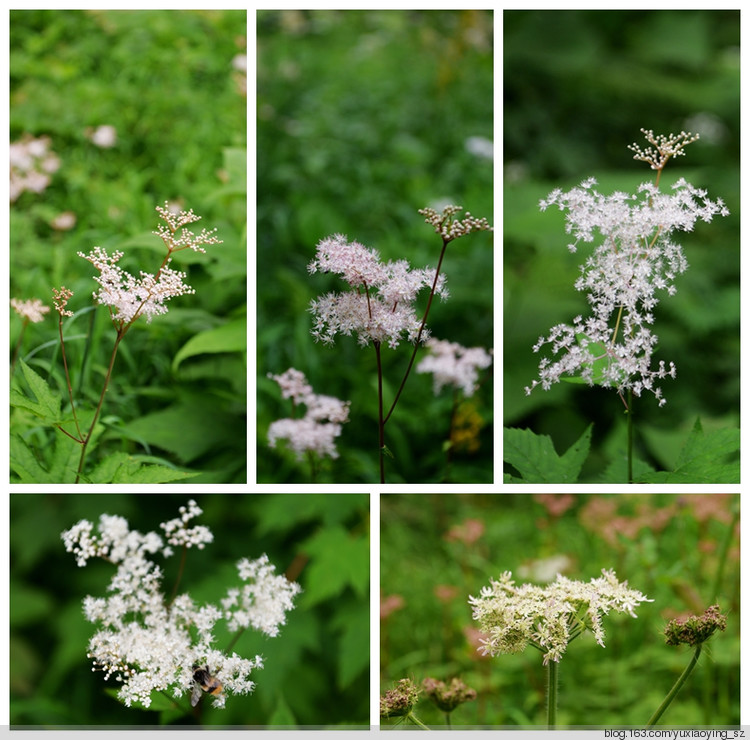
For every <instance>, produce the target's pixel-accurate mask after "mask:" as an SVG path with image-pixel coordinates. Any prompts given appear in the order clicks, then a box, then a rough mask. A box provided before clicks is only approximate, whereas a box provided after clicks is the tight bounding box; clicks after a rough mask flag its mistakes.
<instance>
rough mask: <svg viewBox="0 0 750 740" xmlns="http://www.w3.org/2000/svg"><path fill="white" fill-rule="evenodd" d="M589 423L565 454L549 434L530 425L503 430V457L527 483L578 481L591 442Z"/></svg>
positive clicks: (590, 426) (591, 427) (590, 425)
mask: <svg viewBox="0 0 750 740" xmlns="http://www.w3.org/2000/svg"><path fill="white" fill-rule="evenodd" d="M592 429H593V424H589V426H588V427H587V428H586V430H585V431H584V432H583V434H582V435H581V436H580V438H579V439H578V440H577V441H576V442H574V443H573V444H572V445H571V446H570V448H569V449H568V450H567V451H566V452H565V454H564V455H558V454H557V452H556V451H555V447H554V445H553V444H552V439H551V438H550V437H548V436H547V435H541V434H535V433H534V432H532V431H531V430H530V429H512V428H507V427H506V428H505V429H504V430H503V460H504V461H505V462H507V463H509V464H510V465H512V466H513V467H514V468H515V469H516V470H517V471H518V472H519V473H520V474H521V475H522V477H523V482H524V483H575V482H576V480H578V476H579V475H580V473H581V468H582V467H583V463H584V462H585V460H586V458H587V457H588V454H589V448H590V446H591V431H592Z"/></svg>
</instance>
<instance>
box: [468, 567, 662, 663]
mask: <svg viewBox="0 0 750 740" xmlns="http://www.w3.org/2000/svg"><path fill="white" fill-rule="evenodd" d="M511 575H512V574H511V573H510V572H509V571H506V572H505V573H503V574H502V576H500V578H499V580H497V581H494V580H491V581H490V585H489V586H485V587H484V588H483V589H482V590H481V593H480V595H479V596H478V597H473V596H470V597H469V603H470V604H471V607H472V616H473V618H474V619H475V620H476V621H477V622H478V623H479V629H480V630H481V631H482V632H483V633H484V637H483V638H482V640H481V646H480V648H479V649H480V650H481V651H482V653H483V654H485V655H492V656H495V655H498V654H500V653H520V652H522V651H523V650H525V649H526V647H527V646H528V645H531V646H532V647H535V648H536V649H537V650H539V651H541V652H542V653H544V659H543V662H544V665H547V663H549V661H550V660H554V661H556V662H557V661H559V660H560V658H561V657H562V656H563V654H564V653H565V651H566V649H567V647H568V643H570V642H571V640H573V639H575V638H576V637H578V636H579V635H580V634H582V633H583V632H585V631H586V630H591V631H592V632H593V633H594V637H595V639H596V641H597V643H599V645H601V646H602V647H604V629H603V627H602V624H601V621H602V616H603V615H604V614H607V613H609V612H610V611H619V612H627V613H628V614H630V616H631V617H635V616H636V614H635V609H636V608H637V607H638V605H639V604H640V603H641V602H643V601H652V599H648V598H647V597H646V596H644V595H643V594H642V593H641V592H640V591H635V590H634V589H630V588H628V584H627V581H624V582H622V583H621V582H620V581H618V580H617V576H616V575H615V573H614V571H611V570H602V575H601V576H600V577H599V578H592V579H591V580H590V581H589V582H588V583H585V582H583V581H571V580H569V579H568V578H565V577H564V576H561V575H559V574H558V576H557V579H556V580H555V581H554V582H553V583H551V584H549V585H547V586H545V587H542V586H534V585H532V584H523V585H521V586H516V585H515V583H514V581H513V580H512V578H511Z"/></svg>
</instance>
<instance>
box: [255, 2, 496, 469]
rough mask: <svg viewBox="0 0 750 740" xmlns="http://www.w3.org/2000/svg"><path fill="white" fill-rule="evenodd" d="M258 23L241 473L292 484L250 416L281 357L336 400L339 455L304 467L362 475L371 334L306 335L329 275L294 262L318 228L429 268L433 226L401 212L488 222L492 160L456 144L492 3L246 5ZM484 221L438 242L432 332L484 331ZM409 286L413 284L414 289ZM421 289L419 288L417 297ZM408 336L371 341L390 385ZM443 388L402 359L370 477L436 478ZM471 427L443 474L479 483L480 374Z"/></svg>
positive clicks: (463, 337)
mask: <svg viewBox="0 0 750 740" xmlns="http://www.w3.org/2000/svg"><path fill="white" fill-rule="evenodd" d="M257 21H258V28H257V32H258V71H257V77H258V97H257V103H258V121H257V123H258V140H257V147H258V152H257V154H258V157H257V189H258V224H257V235H258V251H257V265H258V279H257V344H258V397H257V422H258V427H257V431H258V480H259V481H268V482H309V481H310V471H309V468H307V467H305V466H300V465H298V464H297V463H295V461H294V459H293V456H292V455H291V453H288V452H287V451H285V450H282V451H277V450H271V449H269V448H268V446H267V442H266V440H267V430H268V427H269V425H270V424H271V422H272V421H274V420H275V419H278V418H284V417H287V416H289V415H290V408H289V406H288V405H287V402H282V400H281V396H280V393H279V389H278V386H277V385H276V384H275V383H274V382H273V381H271V380H269V379H268V378H267V377H266V375H267V373H269V372H270V373H273V374H278V373H281V372H283V371H284V370H286V369H287V368H289V367H295V368H296V369H297V370H300V371H302V372H304V373H305V375H306V376H307V378H308V380H309V382H310V383H311V385H312V387H313V389H314V391H315V392H316V393H319V394H324V395H331V396H336V397H338V398H340V399H349V400H351V401H352V404H351V413H350V421H349V423H348V424H346V425H345V426H344V430H343V434H342V436H341V437H340V438H339V441H338V448H339V452H340V458H339V459H338V460H336V461H334V462H333V463H332V464H331V463H330V461H329V462H327V463H326V467H325V468H324V469H323V471H322V472H321V474H320V476H319V477H318V479H317V482H328V481H334V482H372V481H374V480H377V469H378V468H377V465H378V459H377V454H378V450H377V386H376V373H375V357H374V351H373V350H372V348H366V349H363V348H360V347H359V346H358V345H357V343H356V340H355V339H354V338H348V337H343V338H339V339H337V341H336V344H335V345H334V346H333V347H324V346H323V345H316V344H315V342H314V340H313V338H312V336H311V335H310V329H311V326H312V323H311V316H310V314H309V313H308V306H309V303H310V301H311V300H312V299H313V298H315V297H317V296H318V295H321V294H323V293H327V292H329V291H331V290H341V289H342V288H343V287H344V283H343V282H341V281H340V280H339V279H338V278H336V277H335V276H325V275H319V274H318V275H314V276H310V275H308V273H307V270H306V267H307V265H308V263H309V262H310V261H311V260H312V258H313V257H314V255H315V247H316V245H317V243H318V242H319V241H320V240H321V239H323V238H325V237H326V236H328V235H330V234H334V233H341V234H345V235H347V236H348V237H349V238H350V239H351V240H356V241H359V242H360V243H362V244H365V245H367V246H368V247H372V248H375V249H377V250H379V252H380V255H381V257H382V259H383V260H386V261H387V260H396V259H407V260H408V261H409V263H410V264H411V265H413V266H415V267H424V266H426V265H432V266H435V265H436V264H437V258H438V255H439V251H440V246H441V244H440V240H439V238H438V237H437V236H436V235H435V234H434V233H433V232H432V230H431V228H430V227H428V226H427V225H426V224H425V223H424V222H423V218H422V217H421V216H420V215H419V214H418V213H417V210H418V209H419V208H423V207H424V206H427V205H433V206H434V205H436V204H437V203H446V202H447V203H455V204H458V205H461V206H463V207H464V208H466V209H468V210H470V211H471V213H473V214H474V215H476V216H485V217H487V218H488V219H490V220H491V218H492V208H493V189H492V162H491V161H490V160H480V159H478V158H477V157H476V156H475V155H473V154H471V153H470V152H469V151H467V149H466V141H467V139H468V138H469V137H472V136H479V137H484V138H485V139H491V138H492V125H493V119H492V111H493V68H492V43H493V41H492V22H493V14H492V12H491V11H470V10H466V11H401V10H395V11H394V10H385V11H382V10H368V11H351V10H349V11H338V10H337V11H323V10H320V11H318V10H315V11H293V10H290V11H275V10H273V11H271V10H265V11H259V12H258V16H257ZM492 264H493V256H492V235H491V234H489V233H486V232H485V233H478V234H473V235H470V236H469V237H466V238H464V239H460V240H459V241H457V242H455V243H453V244H451V245H450V247H449V249H448V253H447V255H446V259H445V261H444V269H445V272H446V274H447V286H448V289H449V290H450V293H451V297H450V299H449V300H448V302H446V303H441V302H439V301H438V302H436V303H435V304H434V305H433V307H432V310H431V312H430V318H429V320H428V326H429V327H430V328H431V329H432V331H433V334H434V336H436V337H439V338H441V339H450V340H452V341H457V342H459V343H461V344H463V345H464V346H470V347H474V346H483V347H485V348H490V347H491V346H492V331H493V322H492V306H493V285H492V279H491V275H492ZM425 296H426V293H425ZM425 296H422V297H421V301H418V306H419V307H420V309H419V310H422V309H423V307H424V305H425V303H424V301H425V299H426V298H425ZM409 350H410V346H409V345H408V344H406V345H402V346H401V347H400V348H399V349H398V350H396V351H391V350H385V351H384V355H385V357H384V365H385V367H384V376H385V380H384V382H385V398H386V402H387V403H389V404H390V402H389V401H388V399H393V397H394V394H395V391H396V388H397V386H398V383H399V382H400V379H401V377H402V375H403V372H404V370H405V367H406V363H407V361H408V353H409ZM450 408H451V399H450V395H449V392H447V391H446V392H445V393H444V394H443V395H441V396H440V397H438V398H435V397H434V395H433V392H432V381H431V377H430V376H427V375H417V374H412V375H411V376H410V378H409V381H408V383H407V386H406V390H405V392H404V394H403V396H402V397H401V400H400V401H399V406H398V408H397V410H396V413H395V414H394V416H393V418H392V420H391V421H390V422H389V424H388V426H387V427H386V435H387V439H386V444H387V445H388V447H389V448H390V450H391V451H392V452H393V453H394V456H395V458H394V459H392V460H391V459H389V460H388V461H387V463H388V465H387V481H388V482H389V483H396V482H399V481H407V482H426V481H431V480H440V479H441V477H442V475H443V472H444V453H443V451H442V442H443V441H444V439H445V438H446V435H447V430H448V418H449V414H450ZM476 411H477V413H478V414H479V415H480V416H481V418H482V421H483V423H484V428H483V429H482V431H481V435H480V438H479V441H480V443H481V447H480V449H479V451H478V452H476V453H471V454H469V453H463V454H456V455H455V456H454V464H453V468H452V475H453V479H454V480H456V481H464V482H485V483H487V482H492V383H491V382H487V383H485V384H484V386H483V388H482V392H481V393H480V394H479V395H477V396H476Z"/></svg>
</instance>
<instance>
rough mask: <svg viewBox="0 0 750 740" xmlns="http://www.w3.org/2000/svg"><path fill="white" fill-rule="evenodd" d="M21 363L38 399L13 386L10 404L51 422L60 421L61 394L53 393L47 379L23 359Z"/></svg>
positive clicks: (31, 388) (27, 380)
mask: <svg viewBox="0 0 750 740" xmlns="http://www.w3.org/2000/svg"><path fill="white" fill-rule="evenodd" d="M19 364H20V366H21V370H22V371H23V377H24V379H25V380H26V383H27V385H28V387H29V389H30V390H31V392H32V393H33V394H34V398H35V399H36V400H33V399H31V398H29V397H28V396H26V395H24V394H23V393H21V392H20V391H19V390H18V389H17V388H11V390H10V405H11V406H16V407H18V408H24V409H26V410H27V411H30V412H31V413H32V414H34V415H35V416H38V417H39V418H40V419H43V420H44V421H45V422H48V423H49V424H54V423H56V422H58V421H59V420H60V404H61V399H60V396H58V395H56V394H55V393H53V392H52V390H51V389H50V387H49V385H48V384H47V381H46V380H44V378H42V376H41V375H39V374H38V373H36V372H34V370H32V369H31V368H30V367H29V366H28V365H27V364H26V363H25V362H24V361H23V360H20V361H19Z"/></svg>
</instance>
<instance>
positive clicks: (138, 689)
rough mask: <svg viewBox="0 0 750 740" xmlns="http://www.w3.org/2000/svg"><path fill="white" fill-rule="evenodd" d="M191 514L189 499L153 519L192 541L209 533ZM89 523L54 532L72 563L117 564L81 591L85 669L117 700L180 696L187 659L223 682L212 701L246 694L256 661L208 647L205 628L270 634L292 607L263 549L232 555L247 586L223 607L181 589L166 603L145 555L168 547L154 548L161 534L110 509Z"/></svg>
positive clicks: (189, 673) (189, 681)
mask: <svg viewBox="0 0 750 740" xmlns="http://www.w3.org/2000/svg"><path fill="white" fill-rule="evenodd" d="M199 514H200V508H199V507H198V506H197V504H196V503H195V502H194V501H190V502H189V503H188V505H187V506H186V507H180V516H179V517H177V518H176V519H172V520H170V521H169V522H165V523H164V524H162V529H164V531H165V533H166V534H167V536H168V537H169V538H170V540H172V539H173V540H175V543H174V544H182V545H184V546H185V547H189V546H191V545H197V546H198V547H201V546H203V545H204V544H205V543H207V542H211V541H212V539H213V536H212V535H211V536H210V537H208V536H207V534H206V531H207V530H206V531H202V530H201V529H199V528H198V527H193V528H191V529H187V528H186V526H185V525H186V524H187V523H188V522H189V521H190V520H191V519H193V518H194V517H195V516H198V515H199ZM97 529H98V532H97V533H94V525H93V524H92V523H91V522H88V521H86V520H82V521H80V522H78V523H77V524H76V525H74V526H73V527H71V529H69V530H67V531H65V532H63V533H62V539H63V542H64V543H65V548H66V550H67V551H68V552H72V553H73V554H74V555H75V557H76V560H77V562H78V564H79V565H80V566H83V565H86V562H87V560H88V559H89V558H91V557H102V558H104V559H105V560H108V561H110V562H113V563H116V564H117V571H116V573H115V575H114V576H113V578H112V581H111V582H110V584H109V586H108V588H107V592H108V595H107V596H106V597H95V596H91V595H89V596H86V597H85V599H84V600H83V613H84V616H85V618H86V619H87V621H90V622H92V623H94V624H96V625H97V631H96V633H95V634H94V635H93V636H92V637H91V639H90V641H89V645H88V653H87V655H88V657H89V658H91V660H92V661H93V663H94V670H101V671H103V673H104V679H105V680H108V679H109V678H110V677H114V679H115V680H116V681H117V682H118V683H119V684H120V688H119V691H118V696H119V698H120V699H121V700H122V702H123V703H124V704H125V705H126V706H132V705H134V704H139V705H142V706H144V707H149V706H150V705H151V696H152V693H153V692H154V691H162V692H170V693H171V694H172V695H173V696H174V697H176V698H179V697H182V696H184V695H185V694H186V693H189V692H192V689H193V672H194V666H196V665H199V666H200V665H205V666H209V667H210V672H211V675H212V676H214V677H216V678H217V679H218V681H220V682H221V684H222V691H221V692H220V693H218V694H217V695H214V696H212V700H213V705H214V706H215V707H223V706H224V705H225V703H226V700H227V695H238V694H247V693H250V692H252V690H253V689H254V687H255V683H254V682H253V681H252V680H250V674H251V673H252V672H253V671H254V670H256V669H260V668H262V667H263V661H262V659H261V658H260V656H256V657H255V658H253V659H247V658H242V657H240V656H238V655H236V654H235V653H231V654H227V653H224V652H222V651H221V650H218V649H216V648H215V647H214V646H213V643H214V642H215V640H216V638H215V635H214V629H215V628H217V627H218V626H219V624H220V623H222V624H224V623H225V624H226V626H228V627H229V629H230V630H236V629H240V628H242V627H253V628H254V629H258V630H260V631H262V632H263V633H264V634H266V635H269V636H276V635H278V633H279V626H280V625H283V624H284V623H285V619H286V612H287V611H289V610H290V609H293V608H294V603H293V599H294V596H295V595H297V594H298V593H299V592H300V590H301V589H300V587H299V586H298V585H297V584H296V583H289V582H288V581H287V580H286V579H285V578H284V577H283V576H275V575H274V566H273V565H271V564H270V563H269V562H268V558H267V557H266V556H265V555H264V556H262V557H261V558H260V559H258V560H256V561H249V560H242V561H240V563H239V564H238V570H239V575H240V578H241V580H243V581H248V580H250V581H251V583H249V584H246V585H243V586H242V587H241V588H231V589H230V590H229V591H230V593H234V595H235V596H234V601H233V602H232V603H231V604H230V605H229V606H224V605H222V608H220V607H219V606H216V605H214V604H202V605H201V604H197V603H196V602H195V601H194V600H193V599H192V598H191V597H190V596H189V595H188V594H184V593H183V594H180V595H177V596H176V597H175V598H174V599H173V601H172V602H171V603H170V602H169V601H167V599H166V598H165V596H164V593H163V591H162V578H163V574H162V571H161V569H160V568H159V566H158V565H156V564H155V563H153V562H152V561H151V560H150V559H149V557H148V556H149V555H152V554H154V553H157V552H159V551H160V550H162V549H167V548H162V544H163V543H162V539H161V537H159V535H157V534H156V533H155V532H148V533H146V534H141V533H139V532H137V531H132V530H130V528H129V525H128V523H127V521H126V520H125V519H124V518H123V517H119V516H108V515H102V516H101V517H100V520H99V526H98V528H97ZM203 529H205V528H203ZM190 533H192V534H190ZM208 534H209V535H210V532H209V533H208Z"/></svg>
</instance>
